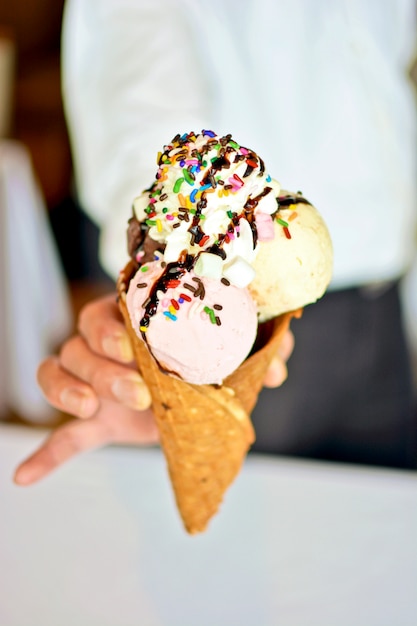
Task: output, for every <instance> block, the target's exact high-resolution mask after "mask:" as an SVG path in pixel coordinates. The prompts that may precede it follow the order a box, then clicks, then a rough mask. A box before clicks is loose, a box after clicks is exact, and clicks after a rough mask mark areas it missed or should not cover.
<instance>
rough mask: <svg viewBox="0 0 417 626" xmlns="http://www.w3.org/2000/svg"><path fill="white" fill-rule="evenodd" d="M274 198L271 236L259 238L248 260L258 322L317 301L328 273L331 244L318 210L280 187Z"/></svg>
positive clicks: (322, 291)
mask: <svg viewBox="0 0 417 626" xmlns="http://www.w3.org/2000/svg"><path fill="white" fill-rule="evenodd" d="M277 202H278V207H279V210H278V212H277V213H276V215H275V216H274V217H275V219H274V220H273V235H272V237H271V239H266V240H263V241H261V242H259V245H258V249H257V255H256V258H255V260H254V261H253V264H252V266H253V268H254V270H255V278H254V279H253V281H252V282H251V283H250V285H249V291H250V293H251V295H252V297H253V298H254V300H255V302H256V305H257V310H258V315H259V322H265V321H266V320H268V319H271V318H273V317H276V316H277V315H280V314H281V313H284V312H285V311H292V310H294V309H298V308H300V307H304V306H306V305H307V304H311V303H312V302H315V301H316V300H318V299H319V298H321V297H322V295H323V294H324V292H325V291H326V288H327V286H328V284H329V282H330V279H331V276H332V267H333V249H332V242H331V239H330V235H329V231H328V230H327V227H326V224H325V223H324V221H323V218H322V217H321V215H320V213H319V212H318V211H317V209H316V208H315V207H314V206H312V205H311V204H310V203H309V202H307V200H306V199H305V198H304V197H303V196H302V195H301V194H291V193H289V192H283V191H281V193H280V195H279V196H278V198H277ZM267 268H270V269H267Z"/></svg>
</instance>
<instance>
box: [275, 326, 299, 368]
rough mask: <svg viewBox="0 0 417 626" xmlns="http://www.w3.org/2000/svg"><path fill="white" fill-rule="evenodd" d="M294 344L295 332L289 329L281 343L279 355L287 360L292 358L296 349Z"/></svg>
mask: <svg viewBox="0 0 417 626" xmlns="http://www.w3.org/2000/svg"><path fill="white" fill-rule="evenodd" d="M294 344H295V339H294V334H293V333H292V332H291V330H287V332H286V333H285V335H284V336H283V338H282V341H281V345H280V346H279V348H278V355H279V356H280V357H281V359H283V360H284V361H285V362H287V361H288V359H289V358H290V356H291V354H292V352H293V350H294Z"/></svg>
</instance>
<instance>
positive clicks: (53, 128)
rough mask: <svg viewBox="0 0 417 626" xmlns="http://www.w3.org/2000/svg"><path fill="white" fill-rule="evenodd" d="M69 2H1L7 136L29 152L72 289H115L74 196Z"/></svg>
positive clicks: (94, 231) (94, 234)
mask: <svg viewBox="0 0 417 626" xmlns="http://www.w3.org/2000/svg"><path fill="white" fill-rule="evenodd" d="M63 8H64V0H13V2H12V1H11V0H0V39H3V40H4V41H7V42H9V43H11V45H12V47H13V51H14V62H13V69H12V89H11V106H10V112H9V115H8V123H7V129H6V131H5V133H4V134H5V135H6V137H8V138H10V139H16V140H18V141H20V142H21V143H23V144H24V145H25V146H26V148H27V149H28V150H29V153H30V155H31V159H32V162H33V168H34V171H35V174H36V177H37V179H38V181H39V183H40V187H41V189H42V192H43V196H44V199H45V203H46V207H47V211H48V218H49V220H50V224H51V226H52V229H53V232H54V235H55V238H56V241H57V244H58V250H59V254H60V256H61V259H62V263H63V267H64V270H65V274H66V276H67V277H68V279H69V281H70V282H71V285H72V284H74V285H80V284H84V283H90V282H91V283H93V284H94V285H101V284H102V283H103V285H105V286H107V285H109V286H111V283H110V281H109V280H108V278H107V276H106V275H105V274H104V272H103V271H102V270H101V268H100V265H99V263H98V260H97V240H98V230H97V228H96V226H95V225H94V224H93V223H92V222H91V221H90V220H89V219H88V218H87V217H86V215H85V214H84V213H83V212H82V211H81V210H80V208H79V206H78V204H77V201H76V195H75V193H74V186H73V175H72V163H71V152H70V145H69V139H68V134H67V129H66V124H65V117H64V110H63V104H62V98H61V85H60V36H61V22H62V13H63Z"/></svg>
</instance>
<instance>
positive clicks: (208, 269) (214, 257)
mask: <svg viewBox="0 0 417 626" xmlns="http://www.w3.org/2000/svg"><path fill="white" fill-rule="evenodd" d="M222 268H223V261H222V259H221V257H220V256H219V255H218V254H213V253H212V252H202V253H201V254H200V256H199V257H198V259H197V261H196V262H195V265H194V272H195V274H196V275H197V276H206V277H207V278H216V279H217V280H220V278H221V276H222Z"/></svg>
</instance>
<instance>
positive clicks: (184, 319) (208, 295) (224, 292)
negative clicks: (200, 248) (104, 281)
mask: <svg viewBox="0 0 417 626" xmlns="http://www.w3.org/2000/svg"><path fill="white" fill-rule="evenodd" d="M127 307H128V311H129V315H130V318H131V321H132V326H133V328H134V329H135V331H136V333H137V335H138V336H139V337H140V338H142V340H143V341H145V343H146V344H147V346H148V349H149V350H150V352H151V354H152V356H153V357H154V359H155V360H156V361H157V363H158V365H159V367H160V368H161V369H162V370H164V371H166V372H167V373H170V374H172V375H175V376H178V377H179V378H181V379H182V380H185V381H187V382H189V383H193V384H197V385H203V384H221V383H222V381H223V380H224V378H226V377H227V376H228V375H229V374H231V373H232V372H233V371H234V370H235V369H237V368H238V367H239V365H240V364H241V363H242V362H243V361H244V360H245V358H246V357H247V356H248V354H249V352H250V350H251V348H252V345H253V343H254V341H255V337H256V332H257V312H256V305H255V303H254V301H253V299H252V298H251V296H250V294H249V292H248V290H247V289H242V288H238V287H235V286H234V285H232V284H230V283H229V281H228V280H227V279H225V278H223V279H222V280H218V279H214V278H208V277H206V276H204V277H202V276H198V275H197V274H196V273H195V272H194V270H193V269H189V268H187V261H186V260H184V262H172V263H168V264H167V263H165V262H164V260H163V256H162V255H161V256H160V258H159V259H158V260H156V261H152V262H150V263H147V264H145V265H142V266H141V267H140V269H139V270H138V272H137V273H136V275H135V276H134V277H133V278H132V280H131V281H130V286H129V290H128V293H127Z"/></svg>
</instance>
